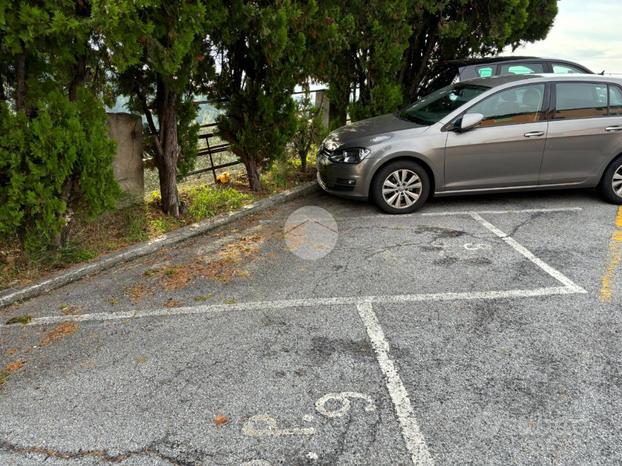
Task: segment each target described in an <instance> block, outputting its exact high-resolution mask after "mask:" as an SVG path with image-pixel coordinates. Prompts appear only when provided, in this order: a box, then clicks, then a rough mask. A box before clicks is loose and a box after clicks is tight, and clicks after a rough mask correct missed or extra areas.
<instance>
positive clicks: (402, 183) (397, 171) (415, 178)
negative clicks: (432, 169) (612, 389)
mask: <svg viewBox="0 0 622 466" xmlns="http://www.w3.org/2000/svg"><path fill="white" fill-rule="evenodd" d="M372 194H373V198H374V201H375V202H376V205H378V207H380V208H381V209H382V210H384V211H385V212H387V213H389V214H408V213H410V212H414V211H415V210H417V209H419V208H420V207H421V206H422V205H423V204H424V203H425V201H426V200H427V199H428V196H429V195H430V177H429V176H428V173H427V172H426V171H425V169H424V168H423V167H422V166H421V165H419V164H418V163H416V162H414V161H410V160H398V161H396V162H393V163H390V164H388V165H386V166H384V167H382V168H381V169H380V170H379V171H378V173H377V174H376V176H375V177H374V182H373V185H372Z"/></svg>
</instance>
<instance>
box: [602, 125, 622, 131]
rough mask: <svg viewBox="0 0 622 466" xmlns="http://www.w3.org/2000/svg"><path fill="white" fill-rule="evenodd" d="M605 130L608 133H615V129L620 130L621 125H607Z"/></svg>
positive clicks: (621, 129)
mask: <svg viewBox="0 0 622 466" xmlns="http://www.w3.org/2000/svg"><path fill="white" fill-rule="evenodd" d="M605 131H607V132H608V133H615V132H617V131H622V126H620V125H617V126H607V127H606V128H605Z"/></svg>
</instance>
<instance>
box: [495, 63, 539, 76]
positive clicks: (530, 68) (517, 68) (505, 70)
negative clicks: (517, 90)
mask: <svg viewBox="0 0 622 466" xmlns="http://www.w3.org/2000/svg"><path fill="white" fill-rule="evenodd" d="M532 73H544V65H543V64H542V63H506V64H505V65H501V69H500V70H499V74H532Z"/></svg>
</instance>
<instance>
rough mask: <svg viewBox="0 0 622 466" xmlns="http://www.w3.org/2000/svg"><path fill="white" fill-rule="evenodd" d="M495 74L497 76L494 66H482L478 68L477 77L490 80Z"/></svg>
mask: <svg viewBox="0 0 622 466" xmlns="http://www.w3.org/2000/svg"><path fill="white" fill-rule="evenodd" d="M493 74H495V70H494V69H493V67H492V66H480V67H478V68H477V75H478V76H479V77H480V78H489V77H490V76H492V75H493Z"/></svg>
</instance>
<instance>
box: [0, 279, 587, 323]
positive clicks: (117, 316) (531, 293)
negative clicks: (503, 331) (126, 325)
mask: <svg viewBox="0 0 622 466" xmlns="http://www.w3.org/2000/svg"><path fill="white" fill-rule="evenodd" d="M578 290H581V291H578ZM575 293H585V290H583V288H580V287H578V286H576V285H574V286H573V287H568V286H554V287H546V288H531V289H516V290H502V291H465V292H457V293H456V292H449V293H421V294H398V295H380V296H343V297H336V298H307V299H283V300H278V301H253V302H246V303H235V304H208V305H199V306H185V307H177V308H162V309H143V310H132V311H121V312H96V313H91V314H78V315H66V316H65V315H62V316H46V317H35V318H33V319H32V320H31V321H30V322H29V323H28V324H25V325H26V326H36V325H52V324H59V323H64V322H91V321H93V322H95V321H99V322H102V321H110V320H125V319H138V318H145V317H174V316H184V315H200V314H216V313H219V312H230V311H254V310H262V309H288V308H296V307H314V306H340V305H356V304H358V303H359V302H361V301H365V302H369V303H383V304H400V303H414V302H422V301H463V300H477V299H485V300H488V299H513V298H532V297H538V296H555V295H567V294H575ZM15 325H17V324H14V325H6V324H2V325H0V330H2V329H6V328H9V327H14V326H15Z"/></svg>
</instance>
